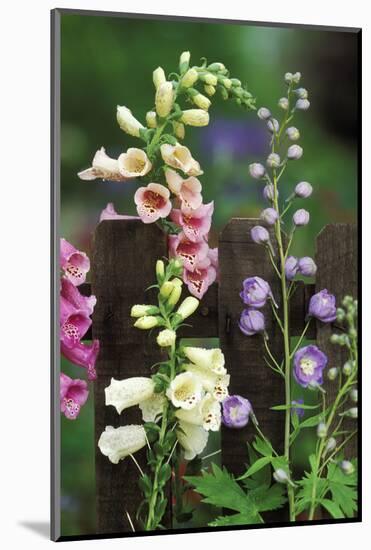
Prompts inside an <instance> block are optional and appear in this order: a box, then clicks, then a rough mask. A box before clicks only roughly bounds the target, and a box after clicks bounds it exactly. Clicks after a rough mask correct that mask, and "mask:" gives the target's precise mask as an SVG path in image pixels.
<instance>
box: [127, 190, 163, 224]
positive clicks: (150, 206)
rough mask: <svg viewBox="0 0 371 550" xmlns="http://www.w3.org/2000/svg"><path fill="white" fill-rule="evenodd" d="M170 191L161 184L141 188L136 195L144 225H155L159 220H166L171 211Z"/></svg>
mask: <svg viewBox="0 0 371 550" xmlns="http://www.w3.org/2000/svg"><path fill="white" fill-rule="evenodd" d="M169 199H170V192H169V190H168V189H167V188H166V187H164V186H163V185H160V184H159V183H149V184H148V185H147V187H139V189H137V190H136V192H135V195H134V201H135V204H136V205H137V211H138V214H139V216H140V218H141V220H142V222H143V223H154V222H156V221H157V220H158V219H159V218H166V217H167V216H168V215H169V214H170V211H171V202H170V200H169Z"/></svg>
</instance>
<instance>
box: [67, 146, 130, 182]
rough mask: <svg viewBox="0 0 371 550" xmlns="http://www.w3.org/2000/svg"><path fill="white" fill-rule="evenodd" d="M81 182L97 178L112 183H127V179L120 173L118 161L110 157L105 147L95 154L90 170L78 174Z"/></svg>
mask: <svg viewBox="0 0 371 550" xmlns="http://www.w3.org/2000/svg"><path fill="white" fill-rule="evenodd" d="M77 175H78V176H79V178H80V179H81V180H86V181H91V180H95V179H97V178H101V179H103V180H112V181H125V180H126V178H125V176H124V175H123V174H121V173H120V170H119V164H118V161H117V159H113V158H111V157H109V156H108V155H107V153H106V150H105V148H104V147H101V148H100V149H98V151H97V152H96V153H95V155H94V158H93V162H92V165H91V167H90V168H87V169H86V170H82V171H81V172H79V173H78V174H77Z"/></svg>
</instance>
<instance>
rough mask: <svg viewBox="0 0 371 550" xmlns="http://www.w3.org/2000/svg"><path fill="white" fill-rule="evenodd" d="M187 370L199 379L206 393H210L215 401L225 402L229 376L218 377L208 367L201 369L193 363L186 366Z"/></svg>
mask: <svg viewBox="0 0 371 550" xmlns="http://www.w3.org/2000/svg"><path fill="white" fill-rule="evenodd" d="M185 369H186V371H187V372H190V373H192V374H193V375H194V376H195V377H197V378H198V379H199V381H200V383H201V385H202V387H203V389H204V391H205V392H208V393H210V394H211V395H212V396H213V398H214V399H216V400H217V401H223V399H225V398H226V397H227V395H228V386H229V382H230V375H229V374H224V375H223V374H222V375H218V374H216V373H215V372H213V371H212V370H211V369H209V368H208V367H199V366H197V365H194V364H191V363H190V364H187V365H185Z"/></svg>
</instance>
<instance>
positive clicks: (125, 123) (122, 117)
mask: <svg viewBox="0 0 371 550" xmlns="http://www.w3.org/2000/svg"><path fill="white" fill-rule="evenodd" d="M116 116H117V122H118V123H119V126H120V128H121V130H124V132H126V133H127V134H129V135H130V136H134V137H139V135H140V130H141V129H142V128H143V124H141V123H140V122H139V121H138V120H137V119H136V118H135V117H134V116H133V115H132V114H131V111H130V109H128V108H127V107H124V106H122V107H120V105H118V106H117V115H116Z"/></svg>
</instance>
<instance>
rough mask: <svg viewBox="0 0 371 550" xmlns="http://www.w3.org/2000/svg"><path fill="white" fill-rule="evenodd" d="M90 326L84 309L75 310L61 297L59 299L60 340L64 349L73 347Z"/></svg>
mask: <svg viewBox="0 0 371 550" xmlns="http://www.w3.org/2000/svg"><path fill="white" fill-rule="evenodd" d="M90 326H91V319H90V317H89V315H88V314H87V310H86V309H76V308H75V307H74V306H73V304H71V302H69V301H68V300H66V298H64V297H63V296H61V297H60V340H61V342H63V344H64V346H65V347H66V348H72V347H74V346H75V345H76V344H77V343H78V342H79V341H80V340H81V338H83V336H84V335H85V334H86V333H87V331H88V329H89V328H90Z"/></svg>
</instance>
